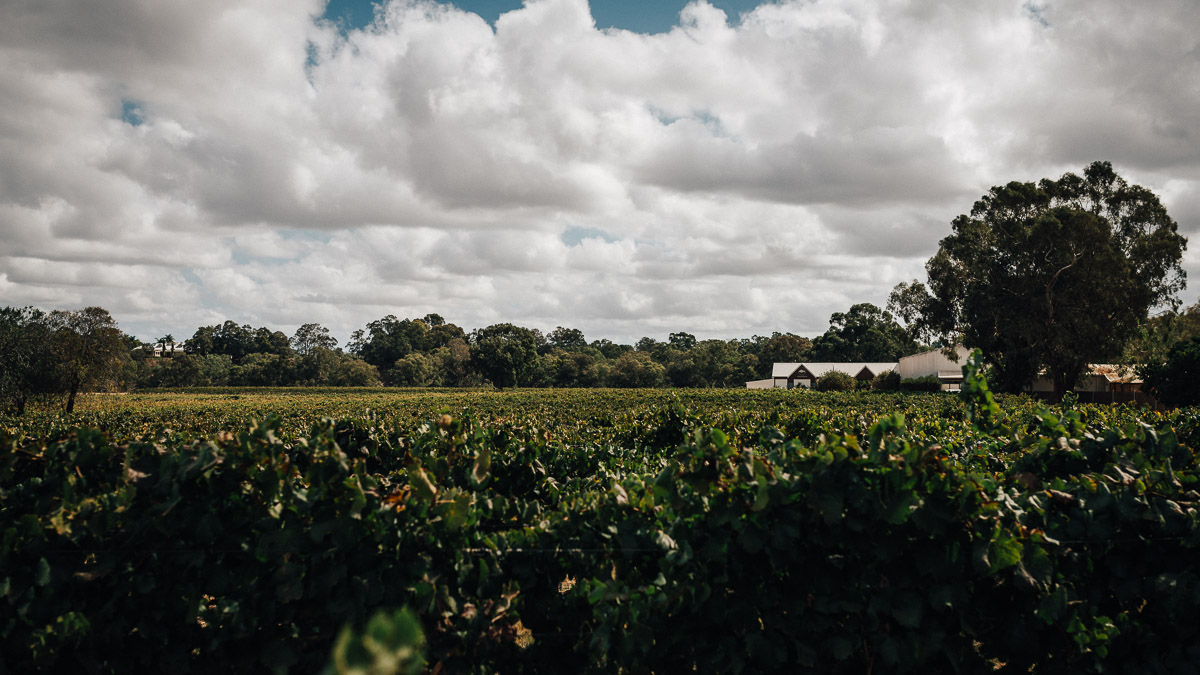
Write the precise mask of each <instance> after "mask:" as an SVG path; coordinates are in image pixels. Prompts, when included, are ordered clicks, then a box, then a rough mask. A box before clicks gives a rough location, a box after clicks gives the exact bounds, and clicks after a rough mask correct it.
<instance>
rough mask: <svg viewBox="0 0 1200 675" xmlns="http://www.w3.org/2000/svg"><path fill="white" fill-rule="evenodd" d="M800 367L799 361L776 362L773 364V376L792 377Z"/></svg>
mask: <svg viewBox="0 0 1200 675" xmlns="http://www.w3.org/2000/svg"><path fill="white" fill-rule="evenodd" d="M799 367H800V364H799V363H775V364H772V365H771V377H791V376H792V373H794V372H796V369H797V368H799Z"/></svg>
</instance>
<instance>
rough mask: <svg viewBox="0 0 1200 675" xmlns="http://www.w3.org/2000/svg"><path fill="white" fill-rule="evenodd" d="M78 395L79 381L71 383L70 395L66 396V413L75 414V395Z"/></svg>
mask: <svg viewBox="0 0 1200 675" xmlns="http://www.w3.org/2000/svg"><path fill="white" fill-rule="evenodd" d="M78 393H79V380H78V379H75V380H72V381H71V393H70V394H68V395H67V412H68V413H73V412H75V394H78Z"/></svg>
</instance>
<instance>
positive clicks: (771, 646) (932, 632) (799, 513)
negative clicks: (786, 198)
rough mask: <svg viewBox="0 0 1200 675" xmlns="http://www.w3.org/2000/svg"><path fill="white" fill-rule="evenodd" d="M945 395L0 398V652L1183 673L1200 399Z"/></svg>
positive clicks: (624, 667) (307, 667)
mask: <svg viewBox="0 0 1200 675" xmlns="http://www.w3.org/2000/svg"><path fill="white" fill-rule="evenodd" d="M964 388H965V391H964V394H963V396H961V397H959V396H956V395H950V394H885V393H881V392H860V393H841V394H820V393H816V392H807V391H803V392H799V391H791V392H789V391H776V390H761V391H746V390H724V391H722V390H712V391H703V390H692V391H676V392H671V391H663V390H633V391H628V390H627V391H613V390H540V391H530V390H518V391H514V392H504V393H495V392H486V391H465V392H464V391H455V390H421V391H412V390H399V391H397V390H387V391H384V390H378V389H364V390H354V389H350V390H346V389H338V390H317V389H310V390H290V389H279V390H237V389H229V390H218V389H206V390H195V391H182V390H181V391H174V392H165V393H154V394H128V395H107V396H106V395H94V396H92V397H90V398H86V399H84V400H82V401H81V402H80V404H79V406H78V408H77V411H76V412H75V413H74V414H72V415H69V416H68V415H64V414H61V413H56V412H49V411H42V412H39V411H32V412H30V413H29V414H27V415H25V416H23V417H20V418H9V419H0V528H3V543H2V544H0V595H2V596H3V601H2V602H3V604H2V605H0V606H2V607H3V608H4V609H3V612H2V613H0V672H9V671H11V672H50V671H53V672H58V671H66V670H73V671H74V670H78V671H80V672H89V673H91V672H94V673H125V672H170V673H187V672H196V673H209V672H234V671H236V672H260V671H275V672H297V673H312V672H322V671H323V670H324V671H325V672H363V673H366V672H380V673H382V672H422V671H423V670H427V671H429V672H437V673H469V672H477V673H490V672H505V673H515V672H529V673H563V672H627V673H673V672H745V673H759V672H797V671H807V672H820V673H826V672H845V673H865V672H879V673H882V672H888V673H892V672H964V673H975V672H1021V673H1027V672H1035V673H1081V672H1115V673H1121V672H1138V673H1193V672H1197V670H1198V665H1197V664H1200V576H1198V572H1200V569H1198V568H1200V557H1198V556H1197V552H1198V549H1200V515H1198V512H1197V507H1198V501H1200V491H1198V490H1200V484H1198V482H1197V481H1198V479H1200V466H1198V465H1197V454H1196V450H1195V448H1197V447H1200V415H1197V413H1196V411H1195V410H1192V409H1185V410H1182V411H1173V412H1168V413H1160V412H1153V411H1149V410H1139V409H1136V408H1132V407H1128V406H1114V407H1109V406H1092V405H1081V404H1077V403H1073V402H1070V401H1067V402H1064V403H1063V404H1061V405H1054V406H1046V405H1044V404H1040V403H1037V402H1036V401H1033V400H1031V399H1028V398H1023V397H1019V398H1001V399H999V400H996V399H994V398H993V396H992V394H991V393H990V392H989V391H988V388H987V383H986V381H985V380H984V379H983V378H982V377H979V376H977V375H976V374H975V372H974V371H973V370H972V371H971V373H969V376H968V378H967V381H966V384H965V385H964ZM356 669H357V670H356Z"/></svg>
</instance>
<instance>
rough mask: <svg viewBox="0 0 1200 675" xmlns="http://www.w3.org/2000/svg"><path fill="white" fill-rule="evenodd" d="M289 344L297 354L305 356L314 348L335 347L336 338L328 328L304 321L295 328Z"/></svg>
mask: <svg viewBox="0 0 1200 675" xmlns="http://www.w3.org/2000/svg"><path fill="white" fill-rule="evenodd" d="M291 345H292V349H293V350H295V352H296V353H297V354H299V355H301V356H307V355H309V354H311V353H312V352H313V350H315V349H333V348H334V347H337V338H335V337H333V336H332V335H330V334H329V329H328V328H326V327H324V326H322V325H321V324H319V323H306V324H304V325H303V326H300V327H299V328H297V329H296V333H295V334H294V335H292V339H291Z"/></svg>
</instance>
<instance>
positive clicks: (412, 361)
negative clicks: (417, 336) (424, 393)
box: [388, 352, 440, 387]
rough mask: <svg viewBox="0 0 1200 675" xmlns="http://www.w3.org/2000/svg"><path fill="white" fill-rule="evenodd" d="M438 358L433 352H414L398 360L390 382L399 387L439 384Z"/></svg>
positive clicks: (392, 370)
mask: <svg viewBox="0 0 1200 675" xmlns="http://www.w3.org/2000/svg"><path fill="white" fill-rule="evenodd" d="M438 365H440V364H439V363H438V359H437V357H436V356H433V355H431V354H425V353H423V352H413V353H411V354H409V355H408V356H406V357H404V358H402V359H400V360H399V361H396V363H395V365H394V366H392V369H391V371H390V373H391V375H390V379H389V380H388V384H391V385H395V386H398V387H429V386H432V385H435V384H438V383H439V382H438V380H439V375H440V373H439V372H438Z"/></svg>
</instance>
